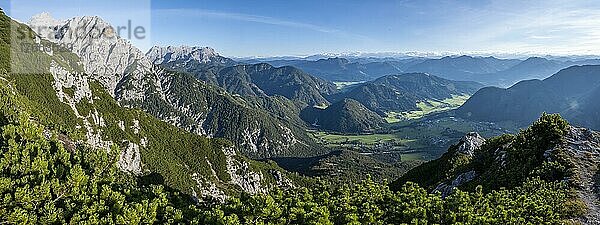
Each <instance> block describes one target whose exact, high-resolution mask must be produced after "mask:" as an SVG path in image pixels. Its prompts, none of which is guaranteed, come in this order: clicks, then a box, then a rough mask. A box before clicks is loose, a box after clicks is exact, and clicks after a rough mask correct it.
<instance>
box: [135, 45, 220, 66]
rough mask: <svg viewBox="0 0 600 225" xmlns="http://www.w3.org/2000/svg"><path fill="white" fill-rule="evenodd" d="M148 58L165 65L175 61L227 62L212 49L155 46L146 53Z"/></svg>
mask: <svg viewBox="0 0 600 225" xmlns="http://www.w3.org/2000/svg"><path fill="white" fill-rule="evenodd" d="M146 56H147V57H148V58H149V59H150V60H151V61H152V63H154V64H164V63H169V62H175V61H183V62H190V61H196V62H200V63H210V62H217V63H223V62H224V61H226V58H225V57H222V56H220V55H219V54H218V53H217V52H216V51H215V50H214V49H213V48H210V47H191V46H167V47H161V46H154V47H152V48H151V49H150V50H149V51H148V52H147V53H146Z"/></svg>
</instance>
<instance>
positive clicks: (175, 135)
mask: <svg viewBox="0 0 600 225" xmlns="http://www.w3.org/2000/svg"><path fill="white" fill-rule="evenodd" d="M0 19H1V22H2V23H1V24H0V25H1V26H0V28H1V30H2V37H1V38H2V39H3V40H6V39H9V40H10V39H11V35H15V32H25V33H31V34H33V31H32V30H31V29H30V28H29V27H27V26H25V25H22V24H19V23H16V22H14V21H12V20H11V19H10V18H8V17H7V16H5V15H4V14H2V15H0ZM92 21H94V22H95V23H101V22H100V21H98V20H96V18H93V17H91V18H90V17H83V18H80V21H79V22H75V21H70V22H68V24H71V25H72V24H78V23H84V22H88V23H89V22H92ZM86 24H87V23H86ZM60 27H61V28H63V29H64V28H65V26H60ZM12 40H13V41H15V40H18V41H19V42H10V41H3V42H2V44H3V46H2V48H3V49H9V48H10V46H4V45H7V44H8V43H10V44H12V45H19V44H20V43H21V42H23V43H25V42H27V43H29V44H31V43H37V44H39V45H40V48H38V49H40V51H34V52H32V53H30V54H26V55H11V57H12V58H13V61H12V62H11V63H10V64H7V63H2V65H3V66H4V65H7V66H6V67H3V68H1V71H3V72H2V75H1V77H2V79H1V80H2V85H1V87H2V91H1V92H2V94H3V96H2V99H3V101H4V100H8V101H9V102H10V104H14V105H17V106H16V107H17V108H16V111H20V112H22V113H27V114H30V115H31V118H32V119H35V120H37V121H40V123H42V124H44V125H46V126H49V127H50V128H52V129H58V132H62V133H64V137H65V140H66V139H69V140H70V141H68V142H69V143H71V144H69V145H70V146H73V145H74V144H73V143H76V144H77V145H86V146H90V147H93V148H100V149H107V150H108V149H110V151H112V150H119V149H121V151H120V152H121V153H120V154H119V163H118V165H119V167H120V169H121V170H123V171H127V172H131V173H133V174H137V175H142V176H143V175H145V174H147V173H151V172H158V173H160V174H161V175H162V176H163V177H164V178H165V183H166V184H167V185H169V186H172V187H175V188H178V189H180V190H182V191H184V192H186V193H189V194H194V195H199V196H207V195H208V196H213V197H219V196H224V195H225V194H228V193H231V192H232V191H235V190H240V191H245V192H249V193H258V192H264V191H266V190H268V189H269V188H270V187H272V186H273V185H276V184H275V182H268V181H267V180H272V179H275V178H269V179H266V178H267V177H270V176H274V175H272V174H273V173H272V172H270V171H269V170H277V168H276V167H269V166H266V167H264V166H261V167H256V166H254V165H256V162H252V163H249V162H248V161H249V160H247V159H244V158H240V157H238V156H236V154H235V151H234V150H233V149H235V148H232V145H231V144H229V143H228V142H227V141H224V140H221V139H208V138H205V137H201V136H198V135H194V134H191V133H188V132H184V131H183V130H180V129H178V128H176V127H175V126H172V125H169V124H167V123H164V122H161V121H159V120H157V119H155V118H154V117H153V116H150V115H148V114H146V113H144V112H142V111H140V110H137V109H129V108H123V107H121V106H120V105H119V103H118V102H117V101H115V99H113V98H116V99H119V100H121V101H122V102H125V99H126V100H127V101H138V100H140V99H143V100H146V99H148V98H146V97H147V96H146V95H139V96H140V97H141V98H118V96H119V93H120V92H119V91H120V90H119V87H120V85H121V83H123V82H124V80H128V81H131V80H133V79H132V77H136V76H138V75H140V76H142V77H143V78H142V79H139V80H135V82H137V84H149V83H148V82H153V81H156V80H153V79H156V78H157V77H159V76H158V75H157V74H152V73H151V75H150V76H146V75H145V73H147V72H152V70H154V69H153V67H138V66H137V63H136V62H138V60H139V62H142V64H147V63H146V62H147V60H145V59H143V58H142V59H136V57H137V56H140V54H138V53H139V52H136V51H135V49H130V50H131V51H132V52H134V54H133V55H131V56H127V54H128V53H127V52H126V53H122V52H120V53H118V54H126V55H125V56H124V57H126V58H127V57H132V58H134V60H133V61H126V62H127V63H129V62H133V65H128V66H123V65H122V64H119V65H115V67H114V68H108V67H109V66H110V65H104V64H97V65H96V66H94V65H95V63H97V62H96V61H94V60H92V58H94V57H101V58H102V59H106V60H109V61H111V60H112V59H119V58H120V56H117V55H114V56H112V55H113V54H117V51H114V50H109V51H103V50H99V49H104V48H102V47H103V46H104V45H99V46H95V45H96V44H98V43H97V42H95V40H88V41H82V42H76V43H79V44H82V45H86V46H87V47H86V48H89V49H94V50H99V51H98V52H95V53H89V54H91V55H87V56H89V57H90V58H85V57H83V59H81V60H79V59H80V57H78V56H77V55H75V54H74V53H78V54H82V55H86V54H85V53H86V51H85V50H84V49H85V48H81V49H80V48H77V47H73V49H72V50H73V51H74V52H73V53H71V52H70V51H61V52H53V53H47V52H44V51H41V50H44V49H47V48H42V47H41V45H49V46H51V47H52V48H51V49H61V48H59V47H58V46H57V45H56V44H53V43H50V42H48V41H46V40H45V39H42V38H41V37H40V36H36V35H31V39H27V38H26V39H14V38H13V39H12ZM109 40H114V39H109ZM54 41H55V42H56V43H61V41H62V40H54ZM99 42H102V41H99ZM107 43H109V44H108V45H109V46H112V47H117V46H119V43H121V42H120V41H116V42H115V43H113V42H110V41H107ZM62 44H64V42H62ZM104 44H106V43H104ZM111 44H113V45H111ZM104 47H106V46H104ZM61 50H64V49H61ZM3 54H5V53H4V52H3ZM94 54H99V55H94ZM103 54H108V55H103ZM33 56H35V57H38V59H39V60H38V61H37V62H38V63H39V64H40V65H42V67H41V71H42V73H41V74H23V73H18V74H17V73H10V74H9V73H6V72H7V71H11V67H23V66H26V65H28V64H26V63H27V62H28V61H31V58H30V57H33ZM141 56H143V54H141ZM28 57H29V58H28ZM2 58H3V59H7V58H8V55H7V54H6V55H3V56H2ZM65 59H68V60H71V61H68V62H64V61H63V60H65ZM121 59H122V58H121ZM86 60H89V61H86ZM117 61H118V60H117ZM43 65H47V67H43ZM65 65H76V66H77V65H80V66H81V68H80V69H79V68H71V67H68V68H65V67H64V66H65ZM123 68H127V69H124V70H120V69H123ZM130 69H133V70H130ZM146 69H150V71H147V70H146ZM21 72H22V71H21ZM87 72H92V74H88V73H87ZM114 72H123V73H124V74H123V75H119V74H114V75H113V76H109V74H111V73H114ZM115 77H116V78H115ZM105 78H106V79H105ZM118 79H121V80H118ZM117 80H118V81H117ZM115 81H117V82H115ZM150 87H151V88H157V87H158V88H160V87H161V86H160V84H157V83H154V85H151V86H150ZM113 88H115V89H113ZM139 90H144V89H139ZM146 90H147V89H146ZM131 91H132V92H135V91H138V90H136V89H131ZM136 93H137V92H136ZM158 93H160V92H158ZM154 96H155V97H156V96H157V95H154ZM5 113H6V112H2V113H1V114H5ZM282 129H283V128H282ZM288 135H289V134H288ZM176 140H177V141H176ZM286 144H289V142H286ZM202 158H204V159H205V160H197V159H202ZM259 164H260V163H259ZM207 168H208V169H207ZM278 177H279V178H281V177H282V176H278Z"/></svg>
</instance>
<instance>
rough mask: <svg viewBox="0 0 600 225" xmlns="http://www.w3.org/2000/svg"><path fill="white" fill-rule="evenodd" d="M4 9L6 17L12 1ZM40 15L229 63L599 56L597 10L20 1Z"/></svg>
mask: <svg viewBox="0 0 600 225" xmlns="http://www.w3.org/2000/svg"><path fill="white" fill-rule="evenodd" d="M2 1H4V2H3V3H2V7H3V8H5V9H6V8H7V4H8V3H7V2H6V0H2ZM8 8H10V9H9V10H8V11H9V14H10V15H11V16H13V17H15V18H17V19H19V20H21V21H27V20H28V18H29V17H31V16H32V15H34V14H37V13H39V12H42V11H47V12H50V13H51V14H53V15H54V16H55V17H57V18H61V19H65V18H69V17H72V16H77V15H99V16H102V17H103V18H106V19H107V20H109V21H110V22H111V23H113V24H124V23H125V22H123V21H126V20H128V19H131V20H133V21H134V23H136V24H138V25H143V26H144V27H146V28H147V31H148V32H149V37H150V39H147V40H143V41H134V43H135V44H136V45H137V46H138V47H140V48H141V49H142V50H143V51H145V50H146V49H148V48H149V47H150V46H151V45H182V44H185V45H197V46H210V47H213V48H215V49H216V50H217V51H218V52H220V53H222V54H223V55H226V56H276V55H309V54H316V53H341V52H357V51H360V52H407V51H419V52H454V53H469V52H489V53H494V52H501V53H537V54H547V53H549V54H556V55H561V54H595V55H598V54H600V22H599V21H600V1H583V0H571V1H565V0H545V1H513V0H504V1H499V0H479V1H469V0H466V1H465V0H463V1H451V0H445V1H444V0H443V1H429V0H416V1H411V0H387V1H384V0H371V1H364V0H326V1H324V0H303V1H294V0H288V1H283V0H257V1H240V0H238V1H228V0H219V1H204V0H199V1H183V0H164V1H162V0H153V1H150V0H120V1H114V0H105V1H83V0H47V1H37V0H16V1H14V2H13V4H12V7H8Z"/></svg>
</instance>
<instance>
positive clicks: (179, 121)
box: [29, 14, 293, 197]
mask: <svg viewBox="0 0 600 225" xmlns="http://www.w3.org/2000/svg"><path fill="white" fill-rule="evenodd" d="M29 25H30V26H31V27H32V29H33V30H34V31H35V32H37V33H38V35H39V37H38V38H42V39H47V40H49V41H50V42H52V43H54V44H56V45H61V46H63V47H65V48H67V49H68V51H71V52H72V53H74V54H75V55H76V56H77V57H78V62H77V63H78V64H80V65H81V66H82V68H83V71H82V73H79V72H72V71H69V70H67V69H65V68H62V67H61V65H59V64H52V66H51V68H50V73H51V74H52V75H53V78H54V83H53V88H54V89H55V92H56V94H57V97H58V98H59V99H60V100H61V101H63V102H64V103H66V104H67V105H69V106H70V108H71V109H72V110H73V112H74V114H75V115H76V116H77V117H78V118H80V119H82V121H84V122H83V123H84V124H83V126H84V127H82V128H83V129H84V130H85V138H86V142H87V143H86V144H87V145H89V146H91V147H94V148H103V149H111V147H112V146H113V145H115V144H119V145H122V146H121V148H120V149H121V152H120V155H119V161H118V165H119V168H120V169H121V170H123V171H126V172H131V173H133V174H143V173H144V172H147V171H146V170H145V169H144V162H143V160H142V159H143V158H144V157H143V156H142V153H143V152H144V151H142V149H144V148H146V147H147V146H149V143H148V139H147V138H145V137H141V138H140V139H139V140H129V139H128V137H123V140H122V141H121V142H120V143H113V142H110V141H106V140H105V137H104V136H105V135H103V130H104V129H105V127H106V124H107V123H109V122H110V123H118V127H119V129H121V130H123V131H124V130H126V129H127V130H131V129H133V130H137V132H139V130H140V127H139V121H137V120H135V121H105V115H102V113H99V112H98V111H96V109H93V108H92V110H91V111H90V112H85V113H83V112H79V111H80V110H79V109H78V105H80V104H82V103H85V104H91V105H93V104H94V101H96V100H97V99H98V98H99V97H98V96H94V94H93V93H94V92H93V91H92V89H93V88H91V86H92V85H91V84H92V82H98V83H100V85H101V86H102V87H101V88H104V90H105V91H106V92H107V93H109V94H110V95H111V97H112V98H114V99H115V100H116V101H117V102H118V103H120V104H121V105H122V106H126V107H139V108H142V109H144V110H145V111H147V112H148V113H149V114H152V115H154V116H156V117H158V118H159V119H162V120H164V121H167V122H170V123H171V124H173V125H176V126H179V127H181V128H184V129H186V130H188V131H192V132H194V133H198V134H204V135H206V136H209V137H210V136H213V135H215V134H217V133H216V131H220V130H224V129H227V128H223V127H214V126H215V125H214V123H212V122H210V121H207V117H211V118H212V119H221V118H219V115H217V114H216V112H218V111H219V110H217V109H216V107H215V110H214V111H213V110H212V109H213V107H212V106H211V104H213V102H211V101H221V102H216V103H215V104H217V103H222V102H223V101H225V102H229V103H230V105H235V100H234V99H232V98H228V97H224V95H223V94H222V93H216V92H215V93H214V95H211V96H208V97H205V101H204V102H202V103H203V105H197V103H196V102H193V101H194V100H197V99H195V98H182V97H181V95H182V94H185V95H187V96H193V97H196V96H195V95H197V94H198V93H197V92H193V91H197V90H202V89H203V88H206V87H205V86H202V85H201V82H199V81H197V82H196V83H197V84H198V85H199V86H193V87H194V88H196V89H191V88H185V90H184V91H191V92H186V93H182V92H181V91H182V90H181V89H177V90H175V89H173V90H165V89H169V88H170V87H171V85H172V84H173V83H172V82H174V80H173V78H174V77H175V75H173V73H170V72H168V71H164V70H163V69H161V68H159V67H157V66H155V65H153V63H152V61H151V60H150V59H148V58H147V57H146V56H145V54H143V53H142V52H141V51H140V50H139V49H137V48H136V47H134V46H133V45H131V44H130V43H129V42H128V41H127V40H124V39H121V38H119V37H118V36H116V34H114V29H113V28H112V27H111V26H110V24H108V23H107V22H105V21H103V20H102V19H101V18H99V17H93V16H91V17H90V16H85V17H76V18H72V19H69V20H65V21H60V20H55V19H52V18H51V17H50V16H49V15H48V14H43V15H39V16H36V17H34V18H33V19H32V20H31V21H30V24H29ZM182 51H183V50H182ZM185 51H192V52H194V51H198V54H199V55H196V56H193V57H198V59H200V60H203V57H208V55H213V53H214V51H213V53H211V51H210V50H209V49H187V50H185ZM200 52H203V53H202V54H204V55H202V54H200ZM49 54H51V53H49ZM215 54H216V53H215ZM192 55H193V54H192ZM176 88H183V87H182V86H176ZM65 90H70V91H69V93H65ZM71 92H72V93H71ZM192 92H193V93H192ZM207 92H208V91H207ZM190 93H191V94H190ZM194 104H196V105H197V107H195V108H190V106H191V105H194ZM157 105H160V106H161V107H163V108H161V109H160V110H156V111H153V110H152V109H153V107H154V108H155V107H157ZM247 119H251V118H247ZM205 121H206V122H205ZM125 124H134V126H133V127H129V125H128V126H126V125H125ZM136 124H137V125H136ZM273 126H276V125H273ZM205 128H207V129H205ZM208 128H210V129H208ZM284 128H285V129H284ZM253 129H258V130H262V127H253ZM205 130H206V131H205ZM285 130H289V129H287V127H283V128H282V131H281V132H275V134H272V135H284V136H286V137H287V136H289V135H290V134H288V133H286V132H284V131H285ZM233 137H235V134H233V135H231V136H230V138H233ZM292 138H293V136H292ZM265 139H267V137H266V136H261V137H260V138H257V139H248V140H245V141H249V142H251V144H253V145H258V146H260V145H264V143H268V142H266V141H262V140H265ZM240 140H242V139H241V138H240ZM275 140H276V139H274V140H273V141H275ZM286 140H287V139H286ZM123 143H125V144H123ZM283 144H286V145H287V144H290V142H289V141H288V142H285V143H283ZM273 146H274V147H279V146H275V145H273ZM235 150H239V149H235ZM235 150H234V148H227V149H223V151H224V153H225V154H226V155H227V157H228V158H227V171H226V172H227V173H229V175H230V177H232V181H231V182H230V183H229V184H230V185H233V186H237V187H238V188H239V189H240V190H243V191H246V192H250V193H262V192H265V191H266V190H268V187H269V186H270V184H267V183H266V182H264V176H273V175H271V174H262V173H261V172H256V171H253V169H252V168H251V167H250V166H249V164H248V163H247V162H246V161H244V160H241V159H238V158H236V157H234V156H235ZM260 150H263V151H264V149H260ZM209 163H210V162H209ZM190 176H192V175H190ZM195 179H196V180H197V181H198V186H197V187H198V189H196V190H197V192H199V193H200V195H203V196H206V195H213V194H214V196H215V197H218V196H221V194H222V193H223V192H222V191H219V188H222V185H220V184H219V185H217V184H215V183H211V181H210V180H211V179H209V178H207V177H198V176H196V177H195ZM217 187H218V188H217Z"/></svg>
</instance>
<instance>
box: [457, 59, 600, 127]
mask: <svg viewBox="0 0 600 225" xmlns="http://www.w3.org/2000/svg"><path fill="white" fill-rule="evenodd" d="M598 99H600V66H593V65H591V66H572V67H569V68H567V69H563V70H561V71H560V72H558V73H556V74H554V75H552V76H551V77H549V78H546V79H544V80H527V81H521V82H519V83H517V84H515V85H513V86H511V87H510V88H507V89H503V88H497V87H486V88H483V89H481V90H479V91H478V92H477V93H475V94H474V95H473V96H472V97H471V98H470V99H469V100H468V101H467V102H466V103H465V104H464V105H463V106H461V107H460V108H459V109H457V110H456V114H457V115H458V116H460V117H464V118H468V119H473V120H483V121H515V122H518V123H522V124H527V123H530V122H532V121H534V120H535V119H536V118H537V117H539V115H540V114H541V113H542V112H547V113H560V114H561V115H562V116H563V117H565V118H566V119H567V120H569V121H571V122H572V123H574V124H577V125H582V126H586V127H589V128H592V129H600V119H599V118H600V117H599V113H598V109H599V105H600V104H599V103H598V102H599V101H598Z"/></svg>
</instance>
